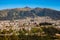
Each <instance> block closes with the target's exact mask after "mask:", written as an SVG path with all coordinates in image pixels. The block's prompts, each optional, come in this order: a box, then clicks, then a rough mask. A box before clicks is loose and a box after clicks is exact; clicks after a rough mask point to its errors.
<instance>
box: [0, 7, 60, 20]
mask: <svg viewBox="0 0 60 40" xmlns="http://www.w3.org/2000/svg"><path fill="white" fill-rule="evenodd" d="M45 16H48V17H50V18H51V19H54V20H60V11H57V10H53V9H48V8H38V7H37V8H29V7H25V8H14V9H5V10H0V20H13V19H24V18H26V17H31V18H34V17H45Z"/></svg>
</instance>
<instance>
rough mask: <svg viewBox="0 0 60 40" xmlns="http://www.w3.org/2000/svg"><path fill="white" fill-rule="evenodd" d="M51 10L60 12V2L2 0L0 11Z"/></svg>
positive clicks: (47, 0)
mask: <svg viewBox="0 0 60 40" xmlns="http://www.w3.org/2000/svg"><path fill="white" fill-rule="evenodd" d="M25 6H28V7H31V8H35V7H40V8H50V9H55V10H59V11H60V0H0V10H2V9H11V8H23V7H25Z"/></svg>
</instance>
